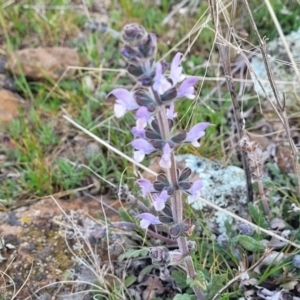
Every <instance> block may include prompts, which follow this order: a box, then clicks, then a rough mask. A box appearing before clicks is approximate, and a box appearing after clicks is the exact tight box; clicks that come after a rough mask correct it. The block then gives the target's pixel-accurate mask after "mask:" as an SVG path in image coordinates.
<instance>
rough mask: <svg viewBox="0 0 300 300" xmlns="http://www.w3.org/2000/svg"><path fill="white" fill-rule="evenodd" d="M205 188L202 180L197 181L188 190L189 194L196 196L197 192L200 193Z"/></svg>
mask: <svg viewBox="0 0 300 300" xmlns="http://www.w3.org/2000/svg"><path fill="white" fill-rule="evenodd" d="M202 187H203V183H202V181H201V180H196V181H195V182H194V183H193V185H192V186H191V187H190V188H189V189H188V190H187V192H188V193H189V194H191V195H192V196H195V195H196V193H197V192H199V191H200V190H201V189H202Z"/></svg>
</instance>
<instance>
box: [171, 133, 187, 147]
mask: <svg viewBox="0 0 300 300" xmlns="http://www.w3.org/2000/svg"><path fill="white" fill-rule="evenodd" d="M185 139H186V131H181V132H178V133H176V134H175V135H174V136H172V138H171V141H172V142H174V143H176V144H181V143H182V142H183V141H184V140H185Z"/></svg>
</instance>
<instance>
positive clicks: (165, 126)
mask: <svg viewBox="0 0 300 300" xmlns="http://www.w3.org/2000/svg"><path fill="white" fill-rule="evenodd" d="M152 92H153V94H154V97H155V98H156V99H157V103H160V98H159V95H158V94H157V93H156V92H155V91H153V90H152ZM156 116H157V120H158V124H159V129H160V133H161V135H162V138H163V139H164V140H166V141H169V140H170V137H171V135H170V128H169V123H168V119H167V114H166V109H165V107H164V106H163V105H161V106H159V110H158V112H157V114H156ZM170 159H171V168H170V169H167V170H166V171H167V177H168V179H169V182H170V183H171V184H172V185H173V186H174V187H175V189H176V188H178V184H177V182H178V181H177V170H176V160H175V155H174V152H173V151H172V153H171V158H170ZM171 208H172V214H173V220H174V224H180V223H182V221H183V200H182V192H181V191H180V190H179V189H176V191H175V193H174V195H173V197H172V198H171ZM177 243H178V247H179V250H180V252H181V253H182V254H183V255H184V256H185V259H184V263H185V270H186V273H187V276H188V277H189V278H192V279H194V278H195V276H196V272H195V268H194V263H193V260H192V257H191V256H190V255H189V250H188V245H187V238H186V237H178V239H177ZM193 290H194V293H195V295H196V296H197V298H198V299H199V300H204V299H205V295H204V293H203V292H202V291H201V289H200V288H198V287H194V288H193Z"/></svg>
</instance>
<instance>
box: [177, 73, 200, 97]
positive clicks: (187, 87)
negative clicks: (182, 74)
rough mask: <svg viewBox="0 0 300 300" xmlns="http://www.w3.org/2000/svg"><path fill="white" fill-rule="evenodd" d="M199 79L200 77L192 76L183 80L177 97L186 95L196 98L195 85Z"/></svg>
mask: <svg viewBox="0 0 300 300" xmlns="http://www.w3.org/2000/svg"><path fill="white" fill-rule="evenodd" d="M198 81H199V79H198V78H197V77H190V78H187V79H186V80H185V81H183V82H182V84H181V85H180V87H179V88H178V90H177V98H182V97H185V98H188V99H195V97H196V96H195V88H194V85H195V84H196V83H197V82H198Z"/></svg>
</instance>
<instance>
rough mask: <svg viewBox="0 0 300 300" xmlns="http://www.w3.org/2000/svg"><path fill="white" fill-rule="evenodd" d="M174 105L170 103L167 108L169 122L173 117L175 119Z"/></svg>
mask: <svg viewBox="0 0 300 300" xmlns="http://www.w3.org/2000/svg"><path fill="white" fill-rule="evenodd" d="M174 108H175V105H174V102H171V103H170V107H169V108H167V118H168V119H169V120H173V119H174V118H175V117H177V115H178V114H177V112H175V111H174Z"/></svg>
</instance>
